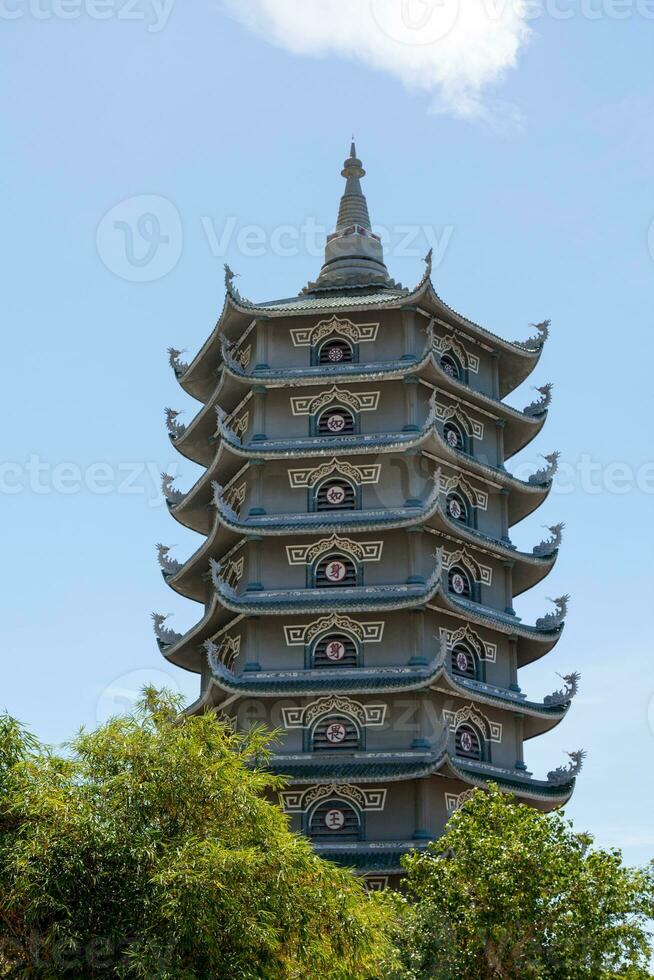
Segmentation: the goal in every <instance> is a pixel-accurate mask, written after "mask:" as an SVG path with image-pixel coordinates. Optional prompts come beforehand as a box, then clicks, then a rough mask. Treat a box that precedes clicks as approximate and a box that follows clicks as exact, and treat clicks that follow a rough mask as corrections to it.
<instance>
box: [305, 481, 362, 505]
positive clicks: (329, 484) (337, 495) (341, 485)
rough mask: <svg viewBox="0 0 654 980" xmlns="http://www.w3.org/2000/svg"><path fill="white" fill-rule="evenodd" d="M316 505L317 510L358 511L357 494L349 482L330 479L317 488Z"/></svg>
mask: <svg viewBox="0 0 654 980" xmlns="http://www.w3.org/2000/svg"><path fill="white" fill-rule="evenodd" d="M314 505H315V506H314V509H315V510H356V507H357V493H356V490H355V488H354V487H353V486H352V484H351V483H350V482H349V480H344V479H343V478H342V477H330V478H329V479H328V480H324V481H323V482H322V483H320V484H319V485H318V486H317V487H316V490H315V496H314Z"/></svg>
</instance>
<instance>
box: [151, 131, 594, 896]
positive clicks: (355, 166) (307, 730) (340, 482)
mask: <svg viewBox="0 0 654 980" xmlns="http://www.w3.org/2000/svg"><path fill="white" fill-rule="evenodd" d="M364 173H365V171H364V169H363V166H362V164H361V161H360V160H359V159H358V157H357V154H356V149H355V146H354V143H353V144H352V147H351V151H350V156H349V158H348V159H347V160H346V161H345V164H344V168H343V171H342V176H343V177H344V178H345V189H344V193H343V196H342V198H341V202H340V207H339V211H338V218H337V221H336V228H335V230H334V232H333V233H332V234H330V235H328V236H327V241H326V247H325V261H324V264H323V266H322V268H321V270H320V273H319V275H318V276H317V278H316V280H315V282H310V283H309V284H308V285H307V286H306V287H305V288H304V289H303V290H302V292H301V293H300V294H299V295H298V296H295V297H292V298H290V299H280V300H274V301H271V302H266V303H254V302H251V301H250V300H247V299H245V298H244V297H243V296H241V295H240V293H239V292H238V290H237V289H236V286H235V283H234V274H233V273H232V272H231V270H230V269H229V268H228V267H226V277H225V286H226V296H225V302H224V306H223V310H222V312H221V314H220V317H219V319H218V322H217V324H216V326H215V328H214V330H213V332H212V334H211V335H210V337H209V338H208V340H207V341H206V343H205V344H204V346H203V347H202V348H201V350H200V351H199V352H198V353H197V354H196V356H195V357H194V358H193V359H192V361H191V362H190V363H184V362H183V361H182V359H181V353H182V352H180V351H178V350H176V349H174V348H170V349H169V355H170V362H171V365H172V367H173V369H174V372H175V375H176V378H177V380H178V382H179V384H180V385H181V387H182V389H183V390H184V392H186V393H187V394H188V395H190V396H191V397H192V398H194V399H196V400H197V401H198V402H199V403H200V406H201V407H200V409H199V411H198V412H197V414H196V415H195V417H194V418H193V420H192V421H191V422H190V423H189V424H188V425H187V426H184V425H183V424H182V423H181V422H180V421H179V418H178V415H179V413H178V412H176V411H173V410H172V409H167V410H166V416H167V422H168V428H169V432H170V437H171V440H172V442H173V444H174V446H175V448H176V449H177V450H178V451H179V452H180V453H181V454H182V455H183V456H185V457H187V458H188V459H190V460H192V461H193V462H195V463H198V464H199V465H200V466H201V467H202V468H203V472H202V475H201V476H200V478H199V479H198V480H197V482H196V483H195V484H194V485H193V486H191V487H190V489H188V490H187V491H185V492H182V491H181V490H179V489H177V488H176V487H175V486H174V484H173V480H172V478H171V477H170V476H169V475H167V474H164V475H163V485H164V493H165V496H166V499H167V502H168V506H169V509H170V513H171V514H172V515H173V517H174V518H175V520H176V521H179V523H180V524H182V525H184V526H185V527H187V528H191V529H192V530H194V531H196V532H197V533H198V534H199V535H200V536H201V543H200V545H199V547H198V548H197V550H196V551H195V553H194V554H192V555H191V556H190V557H188V558H187V559H186V560H185V561H184V562H183V563H180V562H178V561H176V560H175V559H174V558H173V557H172V556H171V554H170V549H169V548H167V547H165V546H163V545H159V561H160V564H161V566H162V571H163V575H164V578H165V579H166V582H167V584H168V585H169V586H170V587H171V588H172V589H174V590H175V592H177V593H179V594H180V595H182V596H186V597H187V598H188V599H192V600H194V601H195V602H197V603H199V604H200V607H201V610H200V612H199V613H198V614H197V615H196V620H197V621H196V622H195V625H193V626H192V627H191V628H190V629H188V630H187V631H186V632H185V633H183V634H180V633H176V632H175V631H174V630H172V629H171V628H170V627H169V626H168V625H167V624H166V622H165V618H166V617H164V616H161V615H158V614H154V615H153V619H154V628H155V633H156V636H157V640H158V643H159V646H160V649H161V652H162V653H163V655H164V657H165V658H166V659H167V660H168V661H170V662H171V663H173V664H176V665H178V666H179V667H183V668H185V669H186V670H189V671H193V672H195V673H197V674H198V675H200V696H199V699H198V700H197V701H196V702H195V704H193V705H191V706H190V708H188V709H187V711H188V712H189V713H195V712H202V711H207V710H212V711H216V712H218V713H219V714H220V715H221V716H222V717H224V718H228V719H230V721H231V722H232V723H233V724H234V725H235V726H236V727H237V728H238V729H239V730H243V729H246V728H247V727H248V726H250V725H252V724H253V723H259V724H264V725H267V726H269V727H270V728H272V729H275V730H278V731H281V733H282V735H281V737H280V739H279V741H278V742H277V743H275V746H274V750H275V751H274V756H273V758H272V761H271V763H270V765H271V767H272V769H273V770H274V771H275V772H277V773H280V774H284V775H285V776H286V777H287V783H286V787H285V789H284V791H283V792H282V793H281V804H282V806H283V807H284V809H285V810H286V812H287V813H288V814H289V817H290V820H291V825H292V827H293V828H294V829H296V830H297V831H298V832H303V833H305V834H307V835H308V836H309V837H310V838H311V839H312V840H313V842H314V846H315V848H316V850H317V851H318V852H319V853H320V854H321V855H323V856H324V857H326V858H328V859H330V860H332V861H337V862H339V863H343V864H345V865H347V866H349V867H352V868H354V869H355V870H356V871H357V873H359V874H362V875H364V876H365V878H366V882H367V885H368V887H370V888H373V889H374V888H380V887H384V886H385V885H387V884H388V883H394V882H396V881H397V880H398V876H399V875H400V874H401V867H400V858H401V856H402V854H403V853H405V852H406V851H408V850H410V849H413V848H424V847H426V845H427V843H428V841H429V840H431V839H433V838H435V837H437V836H438V835H439V834H441V833H442V831H443V828H444V826H445V824H446V822H447V820H448V818H449V817H450V816H451V814H452V812H453V811H454V810H455V809H456V808H457V807H459V806H460V805H461V804H462V802H464V801H465V799H466V796H467V795H468V794H470V793H471V792H472V790H473V789H474V788H475V787H485V786H487V785H488V783H489V782H494V783H496V784H498V785H499V786H500V787H501V788H503V789H504V790H506V791H507V792H510V793H512V794H514V795H515V796H516V797H517V798H518V799H519V800H522V801H524V802H528V803H530V804H532V805H533V806H535V807H537V808H539V809H541V810H551V809H553V808H555V807H558V806H560V805H561V804H563V803H564V802H565V801H566V800H568V798H569V797H570V795H571V793H572V790H573V786H574V781H575V777H576V775H577V773H578V771H579V769H580V767H581V762H582V758H583V752H573V753H570V761H569V762H568V763H567V764H566V765H563V766H560V767H558V768H556V769H553V770H552V771H551V772H550V773H549V774H548V775H547V777H546V778H542V779H537V778H534V777H533V776H532V774H531V773H530V772H529V771H528V770H527V767H526V765H525V762H524V756H523V746H524V742H525V741H526V740H527V739H530V738H533V737H534V736H536V735H540V734H541V733H543V732H546V731H548V730H550V729H551V728H553V727H554V726H555V725H557V724H558V723H559V722H560V721H561V720H562V718H563V717H564V716H565V714H566V712H567V711H568V708H569V706H570V701H571V698H572V696H573V694H574V693H575V691H576V689H577V685H578V674H569V675H567V676H565V677H564V678H563V684H562V685H560V689H559V690H557V691H555V692H554V693H553V694H551V695H550V696H549V697H546V698H545V699H544V700H543V701H538V700H532V699H530V698H529V697H527V695H526V694H524V693H523V692H522V691H521V688H520V685H519V683H518V676H519V670H520V668H521V667H523V666H525V665H526V664H529V663H531V662H533V661H535V660H537V659H538V658H540V657H543V656H544V655H545V654H547V653H548V652H549V651H550V650H552V648H553V647H554V645H555V644H556V643H557V642H558V640H559V638H560V636H561V632H562V629H563V621H564V617H565V614H566V610H567V603H568V598H569V597H568V596H562V597H561V598H559V599H557V600H555V603H554V609H553V611H552V612H550V613H548V614H547V615H544V616H543V617H542V618H541V619H538V620H537V621H536V622H535V623H534V624H533V625H532V624H528V623H524V622H522V620H521V619H520V618H519V617H518V616H517V615H516V613H515V611H514V608H513V600H514V597H515V596H518V595H520V594H521V593H523V592H525V591H526V590H527V589H530V588H532V587H533V586H535V585H537V584H538V583H539V582H540V581H541V580H542V579H543V578H545V576H546V575H548V573H549V572H550V571H551V569H552V567H553V565H554V563H555V561H556V557H557V553H558V549H559V545H560V541H561V532H562V527H563V526H562V525H561V524H559V525H553V526H552V527H551V528H550V529H549V536H547V537H546V539H545V540H543V541H542V542H540V543H539V544H537V545H536V546H535V547H534V548H533V551H531V552H526V551H519V550H518V549H517V548H516V547H515V546H514V545H513V544H512V542H511V539H510V530H511V528H512V527H513V525H515V524H517V523H518V522H519V521H522V520H523V519H524V518H526V517H528V516H529V515H530V514H531V513H532V512H533V511H534V510H536V508H537V507H539V506H540V504H542V503H543V502H544V501H545V499H546V497H547V496H548V494H549V492H550V489H551V486H552V479H553V476H554V473H555V471H556V464H557V458H558V454H557V453H552V454H551V455H548V456H545V457H544V464H543V466H542V467H541V468H540V469H539V470H538V471H537V472H535V473H534V474H533V475H532V476H530V477H529V478H528V479H526V480H521V479H518V478H516V477H515V476H513V475H512V474H511V473H510V472H509V470H507V469H506V467H505V463H506V461H507V460H508V459H510V458H511V457H513V456H514V455H515V454H516V453H518V452H519V451H520V450H521V449H523V448H524V447H525V446H526V445H527V444H528V443H530V442H531V441H532V439H534V438H535V437H536V436H537V435H538V434H539V432H540V430H541V428H542V426H543V424H544V422H545V419H546V416H547V410H548V406H549V403H550V398H551V385H549V384H547V385H544V386H542V387H540V388H538V389H537V391H538V395H537V397H536V398H535V400H534V401H533V402H532V403H531V404H530V405H528V406H527V407H526V408H525V409H524V410H523V411H518V410H516V409H515V408H512V407H510V406H509V405H507V404H506V403H505V402H504V400H503V399H504V398H505V396H506V395H508V394H510V392H511V391H512V390H513V389H515V388H516V387H517V386H518V385H520V384H521V382H523V381H524V380H525V379H526V378H527V377H528V376H529V375H530V373H531V372H532V371H533V370H534V368H535V367H536V365H537V364H538V360H539V357H540V355H541V351H542V348H543V344H544V342H545V340H546V338H547V334H548V321H545V322H543V323H540V324H537V325H534V328H533V336H532V337H531V338H530V339H528V340H526V341H518V342H509V341H506V340H504V339H502V338H501V337H499V336H496V335H495V334H494V333H491V332H490V331H489V330H487V329H485V328H483V327H481V326H478V325H477V324H476V323H473V322H472V321H470V320H468V319H466V318H465V317H464V316H463V315H461V314H460V313H457V312H456V311H455V310H454V309H452V308H451V307H449V306H448V305H447V304H446V303H445V302H444V301H443V300H442V299H441V298H440V297H439V296H438V294H437V293H436V291H435V289H434V286H433V284H432V282H431V255H428V256H427V257H426V260H425V264H426V268H425V270H424V275H423V276H422V278H421V279H420V281H419V282H418V284H417V285H416V286H415V288H413V289H407V288H403V287H402V286H401V285H400V284H398V283H397V282H395V281H394V280H393V279H391V277H390V275H389V272H388V270H387V268H386V265H385V262H384V255H383V248H382V242H381V240H380V238H379V237H378V236H377V235H375V234H374V232H373V231H372V226H371V222H370V217H369V214H368V206H367V203H366V198H365V196H364V194H363V192H362V189H361V183H360V180H361V178H362V177H363V176H364Z"/></svg>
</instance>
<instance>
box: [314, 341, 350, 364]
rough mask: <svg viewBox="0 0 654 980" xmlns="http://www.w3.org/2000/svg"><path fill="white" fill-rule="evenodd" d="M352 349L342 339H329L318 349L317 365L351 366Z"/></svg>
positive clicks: (347, 342)
mask: <svg viewBox="0 0 654 980" xmlns="http://www.w3.org/2000/svg"><path fill="white" fill-rule="evenodd" d="M354 360H355V357H354V348H353V347H352V344H350V342H349V341H347V340H344V339H343V338H342V337H330V338H329V339H328V340H326V341H325V342H324V343H323V344H321V345H320V347H319V348H318V358H317V362H318V364H352V362H353V361H354Z"/></svg>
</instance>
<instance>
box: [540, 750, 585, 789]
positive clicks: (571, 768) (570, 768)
mask: <svg viewBox="0 0 654 980" xmlns="http://www.w3.org/2000/svg"><path fill="white" fill-rule="evenodd" d="M566 755H567V756H568V758H569V759H570V762H569V763H568V764H567V766H557V768H556V769H551V770H550V772H548V774H547V781H548V783H550V784H551V785H552V786H563V785H565V784H566V783H569V782H570V781H571V780H573V779H576V777H577V776H578V775H579V773H580V772H581V769H582V766H583V764H584V759H585V758H586V756H587V755H588V753H587V752H586V750H585V749H577V751H576V752H566Z"/></svg>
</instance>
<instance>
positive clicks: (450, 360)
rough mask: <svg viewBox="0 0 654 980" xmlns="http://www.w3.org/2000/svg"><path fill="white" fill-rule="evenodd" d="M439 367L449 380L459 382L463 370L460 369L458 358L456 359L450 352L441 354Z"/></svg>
mask: <svg viewBox="0 0 654 980" xmlns="http://www.w3.org/2000/svg"><path fill="white" fill-rule="evenodd" d="M440 364H441V367H442V369H443V371H445V374H449V376H450V377H451V378H457V379H458V380H459V381H460V380H461V379H462V378H463V368H462V367H461V362H460V361H459V358H458V357H456V356H455V355H454V354H453V353H452V352H451V351H448V353H447V354H443V356H442V357H441V361H440Z"/></svg>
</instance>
